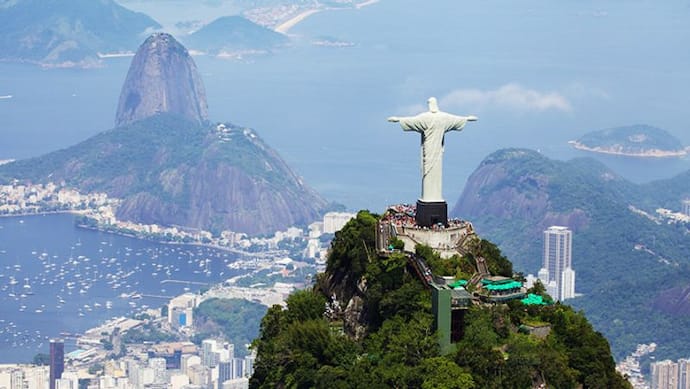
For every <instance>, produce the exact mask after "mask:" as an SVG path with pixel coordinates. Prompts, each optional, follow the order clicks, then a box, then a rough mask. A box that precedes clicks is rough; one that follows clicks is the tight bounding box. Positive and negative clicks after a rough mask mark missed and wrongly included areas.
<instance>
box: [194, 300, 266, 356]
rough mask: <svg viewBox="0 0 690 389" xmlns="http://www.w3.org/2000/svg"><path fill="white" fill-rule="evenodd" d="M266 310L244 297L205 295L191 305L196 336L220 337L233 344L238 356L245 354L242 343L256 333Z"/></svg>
mask: <svg viewBox="0 0 690 389" xmlns="http://www.w3.org/2000/svg"><path fill="white" fill-rule="evenodd" d="M266 310H267V308H266V307H265V306H263V305H261V304H259V303H254V302H250V301H247V300H241V299H217V298H212V299H208V300H206V301H204V302H203V303H201V304H200V305H199V306H198V307H196V308H195V309H194V327H195V328H196V329H197V334H196V336H195V340H198V341H199V342H200V341H201V340H203V339H206V338H217V337H220V338H223V339H225V340H227V341H228V342H229V343H232V344H234V345H236V348H235V352H236V354H237V355H238V356H244V355H245V354H246V351H247V350H246V349H245V348H244V347H243V346H244V345H246V344H249V343H251V341H252V340H253V339H255V338H256V337H257V336H258V335H259V324H260V323H261V318H262V317H263V316H264V315H265V314H266Z"/></svg>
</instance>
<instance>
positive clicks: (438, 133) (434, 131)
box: [400, 111, 467, 202]
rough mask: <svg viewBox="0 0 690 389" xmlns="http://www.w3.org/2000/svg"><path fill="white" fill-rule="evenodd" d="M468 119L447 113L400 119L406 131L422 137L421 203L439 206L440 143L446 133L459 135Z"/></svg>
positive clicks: (424, 114)
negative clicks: (451, 132) (457, 132)
mask: <svg viewBox="0 0 690 389" xmlns="http://www.w3.org/2000/svg"><path fill="white" fill-rule="evenodd" d="M466 123H467V117H464V116H456V115H451V114H449V113H446V112H441V111H438V112H424V113H421V114H419V115H417V116H413V117H405V118H400V126H401V127H402V129H403V130H405V131H416V132H419V133H420V134H422V158H421V161H422V197H421V198H420V200H421V201H424V202H442V201H444V200H443V193H442V186H443V143H444V138H445V134H446V132H448V131H461V130H462V129H463V128H464V127H465V124H466Z"/></svg>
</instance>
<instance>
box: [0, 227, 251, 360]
mask: <svg viewBox="0 0 690 389" xmlns="http://www.w3.org/2000/svg"><path fill="white" fill-rule="evenodd" d="M235 259H236V255H235V254H231V253H228V252H225V251H219V250H213V249H208V248H203V247H196V246H181V245H180V246H178V245H164V244H158V243H154V242H148V241H142V240H137V239H132V238H128V237H124V236H118V235H113V234H105V233H101V232H98V231H91V230H86V229H82V228H78V227H76V226H75V225H74V216H72V215H68V214H59V215H45V216H42V215H39V216H28V217H5V218H0V363H8V362H21V361H23V362H30V361H31V359H32V358H33V356H34V355H36V354H37V353H39V352H43V353H46V352H47V351H48V340H49V339H50V338H51V337H57V336H59V335H60V334H61V333H81V332H83V331H84V330H86V329H88V328H92V327H95V326H96V325H98V324H100V323H102V322H103V321H105V320H107V319H109V318H112V317H117V316H129V315H131V314H133V313H135V312H139V311H141V310H142V309H145V308H159V307H161V306H162V305H163V304H165V303H167V299H165V298H163V297H164V296H169V297H172V296H177V295H179V294H182V293H185V292H187V291H191V292H195V291H198V290H199V289H200V288H202V287H204V285H203V284H211V283H218V282H221V281H223V280H226V279H228V278H230V277H232V276H234V275H236V274H237V272H238V271H237V270H232V269H229V268H228V267H227V265H228V264H230V263H232V262H234V261H235ZM169 280H174V281H172V282H171V281H169ZM154 296H155V297H154ZM72 341H73V339H72ZM73 348H74V344H73V343H70V340H69V339H68V343H67V349H68V350H70V349H73Z"/></svg>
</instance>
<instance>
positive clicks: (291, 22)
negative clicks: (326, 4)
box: [274, 9, 322, 34]
mask: <svg viewBox="0 0 690 389" xmlns="http://www.w3.org/2000/svg"><path fill="white" fill-rule="evenodd" d="M320 11H322V10H321V9H310V10H307V11H304V12H301V13H299V14H298V15H297V16H294V17H292V18H290V19H288V20H287V21H285V22H283V23H280V24H279V25H278V26H277V27H276V28H275V29H274V30H275V31H276V32H279V33H281V34H287V33H288V31H290V29H291V28H292V27H295V26H296V25H297V24H298V23H299V22H301V21H303V20H304V19H306V18H308V17H309V16H311V15H313V14H315V13H317V12H320Z"/></svg>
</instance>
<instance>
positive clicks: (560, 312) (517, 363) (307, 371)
mask: <svg viewBox="0 0 690 389" xmlns="http://www.w3.org/2000/svg"><path fill="white" fill-rule="evenodd" d="M376 222H377V216H376V215H372V214H370V213H369V212H366V211H361V212H359V213H358V215H357V217H356V218H355V219H353V220H351V221H350V222H349V223H348V224H347V225H346V226H345V227H344V228H343V229H342V230H341V231H340V232H338V233H336V235H335V238H334V240H333V243H332V249H331V253H330V255H329V258H328V265H327V270H326V272H325V273H324V274H321V275H319V277H318V280H317V285H316V286H315V288H314V289H313V290H307V291H300V292H297V293H295V294H293V295H292V296H290V297H289V298H288V300H287V307H286V308H283V307H281V306H273V307H272V308H270V309H269V310H268V312H267V314H266V316H265V317H264V318H263V320H262V322H261V331H260V335H259V338H258V339H256V340H255V342H254V344H253V347H255V348H256V350H257V351H258V356H257V361H256V369H255V373H254V375H253V377H252V378H251V381H250V387H253V388H274V387H294V388H309V387H334V388H360V387H370V388H390V387H397V388H498V387H501V388H525V387H532V386H534V385H538V384H540V383H546V384H547V385H548V386H549V387H557V388H576V387H583V388H628V387H629V385H628V383H627V382H626V381H624V379H623V378H622V377H621V376H620V375H618V374H617V373H616V372H615V370H614V362H613V358H612V357H611V354H610V352H609V347H608V343H607V341H606V339H604V338H603V337H602V336H601V334H599V333H597V332H595V331H594V330H593V329H592V326H591V325H590V324H589V323H588V322H587V320H586V319H585V318H584V316H583V315H582V314H581V313H577V312H575V311H574V310H573V309H571V308H569V307H567V306H565V305H561V304H556V305H552V306H525V305H523V304H522V303H520V302H519V301H512V302H511V303H510V304H508V305H491V304H489V305H484V304H482V305H477V306H473V307H471V308H470V309H469V311H468V312H467V313H466V314H465V319H464V320H465V328H464V336H463V338H462V340H461V341H460V343H459V344H458V347H457V351H456V352H453V353H451V354H449V355H441V352H440V348H439V344H438V338H437V336H436V333H435V332H434V331H432V328H433V320H434V318H433V315H432V312H431V298H430V297H431V293H430V292H429V291H428V290H426V289H425V288H424V286H423V285H422V283H421V281H419V280H418V278H417V277H416V276H415V275H414V273H413V272H411V271H410V269H409V268H408V265H407V261H406V257H405V255H404V254H403V253H393V254H391V255H390V256H389V257H387V258H382V257H378V256H377V255H376V254H375V251H373V248H374V234H375V225H376ZM482 244H484V245H486V248H485V251H484V252H483V254H484V255H487V258H486V259H487V262H489V263H494V264H495V265H497V266H498V268H499V269H503V270H507V269H508V267H509V264H510V262H507V260H505V258H503V257H502V255H501V254H500V251H499V250H498V249H497V248H496V247H495V246H493V245H490V243H489V242H483V243H482ZM419 250H421V252H425V254H426V255H428V256H429V257H434V256H435V253H432V252H428V249H425V248H424V247H421V246H420V247H419ZM504 261H506V262H507V263H504ZM455 263H456V264H457V265H458V268H455V269H450V270H449V271H450V272H457V271H458V269H462V268H463V266H466V264H465V263H463V261H462V260H459V259H456V260H455ZM499 264H500V265H499ZM437 267H441V268H442V267H443V266H439V265H437ZM531 292H538V290H533V291H531ZM334 297H335V299H333V298H334ZM355 306H359V309H357V308H353V307H355ZM534 322H541V323H548V325H550V326H551V331H550V333H549V334H548V335H546V336H544V337H538V336H535V335H530V334H524V333H521V332H519V331H518V328H519V326H520V325H522V324H525V323H534Z"/></svg>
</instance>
